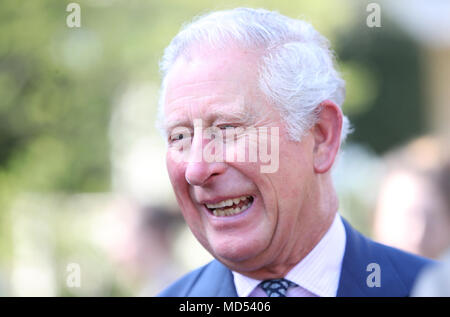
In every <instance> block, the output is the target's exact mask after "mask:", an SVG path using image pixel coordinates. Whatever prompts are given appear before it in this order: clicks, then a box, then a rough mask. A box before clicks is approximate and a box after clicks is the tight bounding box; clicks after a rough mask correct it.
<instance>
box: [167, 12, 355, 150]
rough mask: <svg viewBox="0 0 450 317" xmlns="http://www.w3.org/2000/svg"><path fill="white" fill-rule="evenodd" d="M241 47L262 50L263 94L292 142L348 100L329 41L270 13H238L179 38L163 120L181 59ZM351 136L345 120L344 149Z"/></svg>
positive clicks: (203, 21)
mask: <svg viewBox="0 0 450 317" xmlns="http://www.w3.org/2000/svg"><path fill="white" fill-rule="evenodd" d="M230 43H237V44H238V45H240V46H241V47H243V48H249V49H262V50H263V54H262V56H261V63H260V65H259V88H260V89H261V91H262V92H263V93H264V95H265V96H266V97H267V98H268V100H270V101H271V102H273V104H274V105H275V106H276V107H277V108H278V110H279V111H280V114H281V115H282V117H283V119H284V121H285V124H286V128H287V131H288V133H289V136H290V138H291V139H292V140H296V141H299V140H300V138H301V137H302V135H303V133H304V132H305V131H307V130H308V129H309V128H310V127H312V126H313V125H314V124H315V123H316V122H317V116H318V111H319V110H320V109H319V107H318V106H319V105H320V103H321V102H323V101H325V100H327V99H328V100H331V101H333V102H334V103H336V104H337V105H338V106H339V107H342V104H343V102H344V99H345V81H344V80H343V79H342V78H341V76H340V74H339V73H338V72H337V71H336V69H335V66H334V64H335V63H334V55H333V52H332V51H331V49H330V44H329V42H328V40H327V39H326V38H325V37H323V36H322V35H321V34H320V33H319V32H317V31H316V30H315V29H314V28H313V27H312V25H311V24H309V23H307V22H305V21H302V20H298V19H291V18H289V17H286V16H284V15H282V14H280V13H278V12H273V11H267V10H265V9H250V8H236V9H233V10H225V11H217V12H212V13H208V14H205V15H202V16H200V17H197V18H195V19H194V20H193V21H192V22H191V23H190V24H187V25H186V26H184V27H183V28H182V30H181V31H180V32H179V33H178V34H177V35H176V36H175V37H174V38H173V40H172V41H171V43H170V44H169V46H167V48H166V49H165V51H164V55H163V58H162V60H161V62H160V70H161V73H162V77H163V83H162V86H161V95H160V101H159V120H160V122H161V121H162V120H161V119H162V118H163V104H164V96H165V90H166V86H167V83H166V75H167V73H168V72H169V70H170V68H171V67H172V65H173V64H174V63H175V61H176V60H177V58H178V57H179V56H181V55H184V56H188V55H189V49H191V48H193V47H194V46H195V45H208V46H209V47H212V48H217V49H221V48H225V47H227V46H229V45H230ZM349 132H350V122H349V120H348V118H347V117H346V116H343V125H342V133H341V143H342V142H343V141H344V140H345V138H346V136H347V134H348V133H349Z"/></svg>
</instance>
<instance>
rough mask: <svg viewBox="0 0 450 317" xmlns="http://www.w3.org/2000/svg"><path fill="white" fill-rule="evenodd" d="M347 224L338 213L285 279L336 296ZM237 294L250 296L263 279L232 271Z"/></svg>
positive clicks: (310, 290) (315, 292) (327, 295)
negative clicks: (345, 224)
mask: <svg viewBox="0 0 450 317" xmlns="http://www.w3.org/2000/svg"><path fill="white" fill-rule="evenodd" d="M345 243H346V235H345V227H344V224H343V223H342V219H341V217H340V216H339V214H338V213H336V216H335V218H334V221H333V223H332V224H331V226H330V228H329V229H328V231H327V232H326V233H325V235H324V236H323V237H322V239H321V240H320V241H319V243H318V244H317V245H316V246H315V247H314V248H313V249H312V250H311V252H309V253H308V255H307V256H306V257H304V258H303V259H302V260H301V261H300V262H299V263H297V265H295V266H294V267H293V268H292V269H291V270H290V271H289V272H288V273H287V275H286V276H285V278H286V279H288V280H290V281H292V282H294V283H296V284H297V285H299V286H301V287H303V288H304V289H306V290H307V291H309V292H311V293H313V294H315V295H317V296H321V297H334V296H336V294H337V290H338V287H339V278H340V275H341V267H342V260H343V258H344V252H345ZM232 273H233V277H234V284H235V286H236V291H237V294H238V296H240V297H247V296H249V295H250V293H251V292H252V291H253V290H254V289H255V288H256V287H257V286H258V284H259V283H261V280H255V279H252V278H250V277H247V276H245V275H242V274H240V273H238V272H234V271H233V272H232Z"/></svg>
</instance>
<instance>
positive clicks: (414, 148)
mask: <svg viewBox="0 0 450 317" xmlns="http://www.w3.org/2000/svg"><path fill="white" fill-rule="evenodd" d="M443 148H444V147H443V146H442V144H441V143H440V142H439V141H438V139H436V138H433V137H431V136H426V137H422V138H418V139H416V140H413V141H411V142H410V143H409V144H407V145H406V146H404V147H401V148H399V149H396V150H394V151H392V152H391V153H389V154H387V155H386V159H385V160H386V168H387V169H386V175H385V177H384V180H383V181H382V183H381V186H380V193H379V198H378V202H377V206H376V211H375V216H374V238H375V240H377V241H379V242H381V243H386V244H389V245H392V246H394V247H397V248H400V249H403V250H405V251H408V252H411V253H414V254H418V255H422V256H425V257H430V258H434V259H437V258H439V257H440V256H441V255H442V254H443V252H444V251H445V250H446V249H447V248H448V247H450V201H449V199H450V198H449V197H450V187H449V181H450V173H449V165H448V162H447V163H445V154H444V153H443Z"/></svg>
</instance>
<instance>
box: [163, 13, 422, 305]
mask: <svg viewBox="0 0 450 317" xmlns="http://www.w3.org/2000/svg"><path fill="white" fill-rule="evenodd" d="M161 68H162V72H163V84H162V93H161V100H160V122H161V126H162V128H163V130H164V134H165V135H166V137H167V142H168V148H167V156H166V162H167V169H168V172H169V177H170V180H171V183H172V186H173V188H174V191H175V194H176V198H177V201H178V204H179V205H180V208H181V211H182V213H183V216H184V218H185V220H186V222H187V224H188V225H189V227H190V229H191V230H192V232H193V233H194V235H195V237H196V238H197V239H198V240H199V241H200V243H201V244H202V245H203V247H205V248H206V249H207V250H208V251H209V252H210V253H211V254H212V255H213V256H214V258H215V260H214V261H212V262H211V263H209V264H207V265H205V266H203V267H201V268H199V269H197V270H195V271H193V272H191V273H189V274H187V275H186V276H185V277H183V278H181V279H180V280H179V281H177V282H175V283H174V284H173V285H171V286H170V287H168V288H167V289H166V290H165V291H163V292H162V293H161V294H160V296H241V297H244V296H271V297H273V296H278V297H279V296H293V297H301V296H407V295H409V292H410V289H411V286H412V283H413V282H414V279H415V277H416V275H417V274H418V272H419V270H420V269H421V268H422V267H423V266H424V265H425V264H427V263H428V260H426V259H424V258H419V257H416V256H413V255H410V254H407V253H404V252H401V251H399V250H395V249H392V248H390V247H387V246H383V245H380V244H377V243H375V242H373V241H370V240H369V239H367V238H365V237H363V236H362V235H361V234H359V233H358V232H356V231H355V230H354V229H353V228H352V227H351V226H350V225H349V224H348V223H347V222H346V221H345V220H343V219H342V218H341V217H340V216H339V214H338V213H337V211H338V199H337V195H336V192H335V190H334V188H333V184H332V179H331V175H330V174H331V168H332V166H333V163H334V161H335V158H336V155H337V154H338V151H339V148H340V144H341V141H342V140H343V139H344V138H345V136H346V134H347V132H348V121H347V119H346V117H345V116H344V115H343V114H342V110H341V105H342V103H343V101H344V86H345V83H344V81H343V80H342V79H341V78H340V76H339V74H338V72H337V71H336V70H335V68H334V64H333V57H332V52H331V51H330V48H329V45H328V42H327V40H326V39H325V38H324V37H322V36H321V35H320V34H319V33H318V32H317V31H315V30H314V29H313V27H312V26H311V25H309V24H308V23H305V22H303V21H300V20H294V19H290V18H288V17H285V16H283V15H281V14H278V13H276V12H269V11H266V10H262V9H260V10H255V9H246V8H239V9H234V10H230V11H221V12H214V13H211V14H207V15H205V16H203V17H200V18H198V19H196V20H195V21H194V22H192V23H191V24H190V25H187V26H186V27H185V28H184V29H183V30H182V31H181V32H180V33H179V34H178V35H177V36H176V37H175V38H174V39H173V40H172V42H171V43H170V45H169V46H168V47H167V48H166V50H165V53H164V57H163V60H162V63H161ZM269 148H270V155H269V154H268V152H269V151H268V150H269ZM258 154H259V155H258ZM269 161H270V162H269Z"/></svg>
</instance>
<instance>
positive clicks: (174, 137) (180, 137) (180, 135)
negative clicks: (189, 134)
mask: <svg viewBox="0 0 450 317" xmlns="http://www.w3.org/2000/svg"><path fill="white" fill-rule="evenodd" d="M185 137H186V136H185V134H184V133H176V134H173V135H171V136H170V141H171V142H174V141H180V140H183V139H184V138H185Z"/></svg>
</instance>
